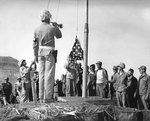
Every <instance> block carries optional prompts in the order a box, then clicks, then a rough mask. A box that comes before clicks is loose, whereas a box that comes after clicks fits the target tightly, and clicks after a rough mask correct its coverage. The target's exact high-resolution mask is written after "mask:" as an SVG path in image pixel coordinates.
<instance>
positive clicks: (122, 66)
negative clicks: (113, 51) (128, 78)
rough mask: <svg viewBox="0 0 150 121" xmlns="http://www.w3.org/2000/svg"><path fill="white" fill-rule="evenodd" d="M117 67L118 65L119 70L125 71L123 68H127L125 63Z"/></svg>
mask: <svg viewBox="0 0 150 121" xmlns="http://www.w3.org/2000/svg"><path fill="white" fill-rule="evenodd" d="M117 67H118V71H123V69H125V64H124V63H120V64H119V65H118V66H117Z"/></svg>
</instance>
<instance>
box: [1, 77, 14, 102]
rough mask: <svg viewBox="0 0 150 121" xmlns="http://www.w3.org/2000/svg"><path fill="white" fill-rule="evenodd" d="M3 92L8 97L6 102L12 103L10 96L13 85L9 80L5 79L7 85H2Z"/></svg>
mask: <svg viewBox="0 0 150 121" xmlns="http://www.w3.org/2000/svg"><path fill="white" fill-rule="evenodd" d="M2 86H3V91H4V94H5V97H6V101H7V102H8V103H10V95H11V94H12V84H11V83H10V82H9V78H8V77H6V78H5V83H2Z"/></svg>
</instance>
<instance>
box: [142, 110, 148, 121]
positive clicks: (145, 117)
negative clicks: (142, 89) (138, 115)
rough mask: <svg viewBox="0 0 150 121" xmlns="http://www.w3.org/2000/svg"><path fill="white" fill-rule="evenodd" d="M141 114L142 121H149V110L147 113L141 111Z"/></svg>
mask: <svg viewBox="0 0 150 121" xmlns="http://www.w3.org/2000/svg"><path fill="white" fill-rule="evenodd" d="M142 113H143V121H150V110H149V111H146V110H144V111H142Z"/></svg>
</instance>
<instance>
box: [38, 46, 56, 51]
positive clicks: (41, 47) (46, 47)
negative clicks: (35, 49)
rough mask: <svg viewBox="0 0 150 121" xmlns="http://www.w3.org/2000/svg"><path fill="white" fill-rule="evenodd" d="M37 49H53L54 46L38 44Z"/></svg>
mask: <svg viewBox="0 0 150 121" xmlns="http://www.w3.org/2000/svg"><path fill="white" fill-rule="evenodd" d="M39 49H47V50H55V47H50V46H39Z"/></svg>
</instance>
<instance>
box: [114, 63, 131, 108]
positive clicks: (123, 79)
mask: <svg viewBox="0 0 150 121" xmlns="http://www.w3.org/2000/svg"><path fill="white" fill-rule="evenodd" d="M117 67H118V72H117V73H116V74H115V75H114V78H113V80H112V82H114V88H115V91H116V98H117V104H118V106H121V107H126V106H127V104H128V100H127V96H126V89H127V81H128V74H127V73H126V72H125V71H124V69H125V64H124V63H120V64H119V65H118V66H117Z"/></svg>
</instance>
